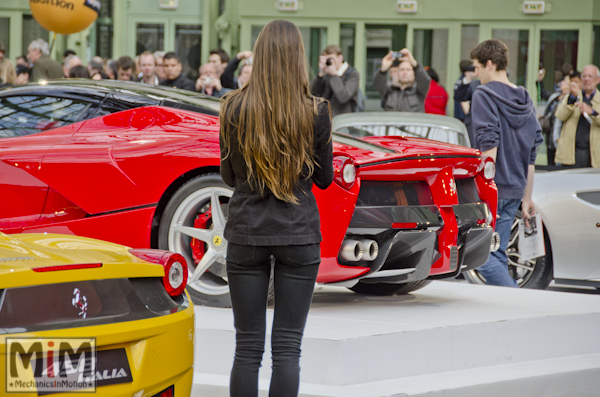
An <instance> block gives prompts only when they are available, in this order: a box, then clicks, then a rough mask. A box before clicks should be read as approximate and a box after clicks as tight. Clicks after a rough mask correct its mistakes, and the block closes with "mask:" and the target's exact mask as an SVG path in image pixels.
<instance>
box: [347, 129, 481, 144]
mask: <svg viewBox="0 0 600 397" xmlns="http://www.w3.org/2000/svg"><path fill="white" fill-rule="evenodd" d="M337 130H338V131H339V132H343V133H346V134H348V135H351V136H354V137H357V138H364V137H367V136H405V137H417V138H427V139H431V140H434V141H439V142H445V143H453V144H455V145H460V146H466V147H470V145H469V144H468V142H467V140H466V139H465V137H464V135H463V134H461V133H460V132H458V131H456V130H452V129H449V128H440V127H432V126H425V125H403V124H376V125H373V124H362V125H361V124H355V125H352V126H346V127H340V128H338V129H337Z"/></svg>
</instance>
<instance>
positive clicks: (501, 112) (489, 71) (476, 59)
mask: <svg viewBox="0 0 600 397" xmlns="http://www.w3.org/2000/svg"><path fill="white" fill-rule="evenodd" d="M471 59H473V65H474V66H475V73H476V74H477V75H478V76H479V79H480V80H481V85H480V86H479V87H478V88H477V89H476V90H475V92H474V93H473V98H472V101H471V109H472V111H471V112H472V120H473V131H474V135H475V140H476V144H477V145H476V147H478V148H479V149H480V150H481V151H482V153H483V155H485V156H490V157H492V158H493V159H494V161H495V162H496V176H495V177H494V181H495V182H496V186H497V187H498V216H497V219H496V232H498V234H499V235H500V249H499V250H498V251H496V252H493V253H491V254H490V257H489V259H488V261H487V262H486V263H485V264H484V265H483V266H481V267H480V268H479V269H478V270H479V272H480V273H481V275H482V276H483V277H485V279H486V283H487V284H488V285H501V286H506V287H517V283H516V281H515V280H514V279H513V278H512V277H511V276H510V275H509V274H508V257H507V255H506V249H507V248H508V241H509V239H510V230H511V227H512V224H513V222H514V219H515V213H516V212H517V210H518V209H519V204H521V212H522V214H523V218H524V219H525V220H526V221H527V220H528V219H529V218H530V217H531V215H533V214H535V206H534V204H533V201H532V199H531V194H532V191H533V175H534V172H535V165H534V164H535V158H536V155H537V147H538V146H539V145H540V144H541V143H542V142H543V138H542V129H541V128H540V123H539V122H538V120H537V117H536V114H535V108H534V106H533V102H532V101H531V98H530V97H529V94H528V93H527V90H525V88H523V87H517V86H516V85H514V84H512V83H511V82H510V81H509V80H508V76H507V74H506V69H507V67H508V48H507V47H506V45H505V44H504V43H503V42H501V41H500V40H496V39H492V40H486V41H484V42H482V43H480V44H479V45H478V46H477V47H476V48H474V49H473V51H471ZM521 200H522V202H521Z"/></svg>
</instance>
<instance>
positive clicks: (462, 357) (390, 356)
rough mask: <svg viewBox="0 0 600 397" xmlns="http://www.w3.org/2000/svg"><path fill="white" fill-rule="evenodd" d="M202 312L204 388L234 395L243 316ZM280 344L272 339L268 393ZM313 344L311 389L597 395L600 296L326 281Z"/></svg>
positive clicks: (471, 396)
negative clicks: (378, 289)
mask: <svg viewBox="0 0 600 397" xmlns="http://www.w3.org/2000/svg"><path fill="white" fill-rule="evenodd" d="M195 312H196V342H195V349H196V352H195V353H196V354H195V363H194V387H193V390H192V396H194V397H200V396H203V397H204V396H206V397H221V396H223V397H226V396H229V392H228V382H229V371H230V370H231V364H232V362H233V352H234V348H235V332H234V328H233V316H232V312H231V310H230V309H217V308H208V307H202V306H196V311H195ZM272 313H273V312H272V310H271V309H269V311H268V317H267V321H268V323H269V325H270V322H271V321H272ZM267 332H270V329H268V331H267ZM269 346H270V343H269V335H267V348H266V351H265V355H264V358H263V367H262V368H261V371H260V377H261V381H260V389H261V393H260V395H261V396H267V391H268V387H269V381H268V379H269V377H270V367H271V353H270V349H269ZM302 349H303V351H302V358H301V362H300V365H301V368H302V372H301V382H302V383H301V386H300V396H306V397H308V396H311V397H317V396H323V397H334V396H335V397H338V396H339V397H384V396H385V397H392V396H410V397H417V396H419V397H421V396H428V397H438V396H439V397H442V396H443V397H459V396H460V397H482V396H485V397H494V396H498V397H500V396H502V397H507V396H510V397H517V396H528V397H529V396H531V397H533V396H541V397H545V396H552V397H557V396H569V397H587V396H590V397H592V396H594V397H597V396H599V395H600V295H583V294H569V293H562V292H552V291H539V290H519V289H510V288H502V287H489V286H479V285H471V284H467V283H459V282H447V281H446V282H445V281H436V282H433V283H432V284H431V285H429V286H427V287H425V288H424V289H421V290H419V291H416V292H413V293H412V294H409V295H404V296H392V297H372V296H370V297H368V296H364V295H358V294H355V293H353V292H351V291H349V290H347V289H344V288H339V287H317V289H316V291H315V296H314V299H313V304H312V307H311V311H310V314H309V318H308V323H307V327H306V331H305V335H304V341H303V345H302Z"/></svg>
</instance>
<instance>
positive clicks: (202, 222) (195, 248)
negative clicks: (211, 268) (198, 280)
mask: <svg viewBox="0 0 600 397" xmlns="http://www.w3.org/2000/svg"><path fill="white" fill-rule="evenodd" d="M211 218H212V210H211V209H210V208H209V209H208V210H206V212H204V213H200V214H198V216H197V217H196V219H195V220H194V227H195V228H196V229H208V228H209V226H210V221H211ZM190 245H191V247H192V256H193V258H194V263H195V264H196V265H197V264H198V263H199V262H200V261H201V260H202V257H203V256H204V254H205V253H206V245H205V243H204V241H202V240H198V239H195V238H192V242H191V244H190Z"/></svg>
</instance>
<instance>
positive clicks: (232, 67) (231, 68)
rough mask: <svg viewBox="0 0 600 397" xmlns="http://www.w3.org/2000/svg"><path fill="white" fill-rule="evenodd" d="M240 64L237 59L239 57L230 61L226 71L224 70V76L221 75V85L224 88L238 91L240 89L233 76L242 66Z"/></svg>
mask: <svg viewBox="0 0 600 397" xmlns="http://www.w3.org/2000/svg"><path fill="white" fill-rule="evenodd" d="M240 62H241V61H240V60H239V59H237V57H233V59H232V60H231V61H229V63H228V64H227V66H226V67H225V70H223V74H221V85H222V86H223V88H229V89H232V90H237V89H238V88H240V87H238V81H237V79H236V78H235V76H234V75H233V74H234V73H235V71H236V70H237V68H238V66H239V65H240Z"/></svg>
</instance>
